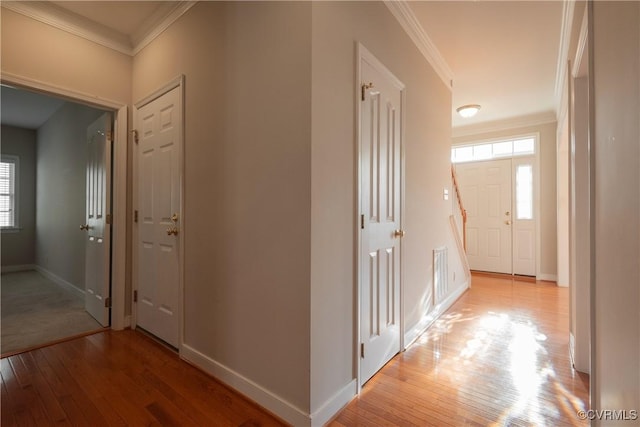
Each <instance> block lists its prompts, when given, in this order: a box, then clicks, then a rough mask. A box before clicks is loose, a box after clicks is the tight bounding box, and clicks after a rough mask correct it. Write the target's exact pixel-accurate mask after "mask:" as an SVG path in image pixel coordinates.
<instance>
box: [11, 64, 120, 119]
mask: <svg viewBox="0 0 640 427" xmlns="http://www.w3.org/2000/svg"><path fill="white" fill-rule="evenodd" d="M0 80H1V81H2V83H4V84H7V85H9V86H14V87H18V88H25V89H28V90H30V91H33V92H38V93H41V94H44V95H53V96H55V97H57V98H62V99H65V100H67V101H73V102H81V103H82V104H85V105H89V106H92V107H99V108H102V109H105V108H108V109H111V110H118V109H120V108H121V107H123V106H124V104H123V103H121V102H117V101H113V100H110V99H106V98H101V97H99V96H96V95H92V94H90V93H87V92H79V91H76V90H72V89H69V88H66V87H62V86H58V85H54V84H50V83H46V82H43V81H41V80H36V79H32V78H30V77H22V76H19V75H17V74H13V73H9V72H6V71H4V70H2V74H1V75H0Z"/></svg>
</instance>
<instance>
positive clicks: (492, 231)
mask: <svg viewBox="0 0 640 427" xmlns="http://www.w3.org/2000/svg"><path fill="white" fill-rule="evenodd" d="M456 173H457V176H458V178H459V182H460V192H461V193H462V200H463V202H464V206H465V209H466V210H467V259H468V260H469V267H470V268H471V269H472V270H477V271H490V272H494V273H506V274H512V272H513V271H512V253H511V242H512V238H511V227H512V223H513V213H512V209H511V159H504V160H492V161H486V162H477V163H460V164H458V165H456Z"/></svg>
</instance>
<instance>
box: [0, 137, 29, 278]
mask: <svg viewBox="0 0 640 427" xmlns="http://www.w3.org/2000/svg"><path fill="white" fill-rule="evenodd" d="M0 139H1V140H2V154H11V155H14V156H18V157H19V159H20V160H19V176H18V185H19V188H18V226H19V227H20V229H19V230H17V231H3V232H2V267H6V266H19V265H31V264H34V263H35V259H36V256H35V254H36V250H35V229H36V225H35V224H36V216H35V211H36V131H34V130H30V129H21V128H16V127H13V126H4V125H3V126H2V135H1V138H0Z"/></svg>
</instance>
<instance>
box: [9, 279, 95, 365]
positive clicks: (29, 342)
mask: <svg viewBox="0 0 640 427" xmlns="http://www.w3.org/2000/svg"><path fill="white" fill-rule="evenodd" d="M0 299H1V301H2V303H1V310H2V311H1V312H0V315H1V316H0V320H1V322H2V323H1V324H0V329H1V331H2V335H1V337H0V353H2V354H5V353H9V352H14V351H18V350H24V349H27V348H29V347H33V346H38V345H42V344H46V343H48V342H51V341H56V340H59V339H63V338H67V337H70V336H73V335H78V334H81V333H84V332H89V331H93V330H97V329H100V328H102V326H101V325H100V324H99V323H98V322H97V321H96V320H95V319H94V318H93V317H91V316H90V315H89V313H87V312H86V311H85V310H84V298H83V297H82V296H81V295H79V294H78V293H76V292H72V291H70V290H68V289H65V288H63V287H61V286H59V285H57V284H56V283H54V282H52V281H51V280H49V279H47V278H46V277H44V276H42V275H41V274H40V273H38V272H37V271H21V272H17V273H4V274H2V280H1V281H0Z"/></svg>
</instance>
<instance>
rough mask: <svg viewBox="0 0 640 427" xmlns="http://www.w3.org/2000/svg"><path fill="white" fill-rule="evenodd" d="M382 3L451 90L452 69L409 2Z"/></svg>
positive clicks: (389, 1) (386, 0) (400, 0)
mask: <svg viewBox="0 0 640 427" xmlns="http://www.w3.org/2000/svg"><path fill="white" fill-rule="evenodd" d="M384 4H385V5H386V6H387V8H388V9H389V11H391V14H392V15H393V16H394V17H395V18H396V19H397V20H398V22H399V23H400V26H401V27H402V28H403V29H404V31H405V32H406V33H407V34H408V35H409V37H410V38H411V40H413V43H414V44H415V45H416V47H417V48H418V50H419V51H420V53H422V55H423V56H424V57H425V59H426V60H427V62H428V63H429V64H431V66H432V67H433V69H434V70H435V72H436V73H437V74H438V76H440V78H441V79H442V81H443V82H444V84H445V86H446V87H447V88H449V90H451V88H452V87H453V71H452V70H451V67H449V64H447V61H445V59H444V57H443V56H442V54H441V53H440V51H439V50H438V48H437V47H436V45H435V44H434V43H433V41H431V38H429V35H428V34H427V32H426V31H425V29H424V28H423V27H422V25H421V24H420V21H419V20H418V18H417V17H416V15H415V14H414V13H413V10H412V9H411V7H410V6H409V2H407V1H405V0H384Z"/></svg>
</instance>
